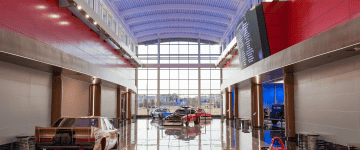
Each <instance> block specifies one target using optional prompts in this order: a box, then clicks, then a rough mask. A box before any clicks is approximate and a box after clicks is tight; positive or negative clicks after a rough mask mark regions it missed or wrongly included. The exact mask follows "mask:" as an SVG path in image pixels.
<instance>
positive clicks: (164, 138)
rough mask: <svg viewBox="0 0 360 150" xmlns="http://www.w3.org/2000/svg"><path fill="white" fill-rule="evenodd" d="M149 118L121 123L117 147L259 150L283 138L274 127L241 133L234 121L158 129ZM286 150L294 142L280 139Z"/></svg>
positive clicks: (136, 148)
mask: <svg viewBox="0 0 360 150" xmlns="http://www.w3.org/2000/svg"><path fill="white" fill-rule="evenodd" d="M161 124H162V122H161V121H158V120H152V119H137V121H135V122H125V123H124V125H122V126H121V127H120V132H121V138H120V147H119V148H118V149H123V150H130V149H131V150H133V149H134V150H198V149H199V150H200V149H203V150H204V149H205V150H221V149H226V150H232V149H235V150H255V149H256V150H261V149H265V147H268V146H269V145H270V143H271V140H272V138H273V137H284V132H283V130H281V128H278V127H271V128H270V127H269V128H265V129H249V130H242V129H236V128H235V122H233V121H222V120H221V119H213V120H212V121H207V122H206V123H205V122H202V123H200V125H194V124H190V125H189V127H186V126H162V125H161ZM283 142H284V144H285V146H286V147H287V149H288V150H292V149H294V150H295V149H297V148H295V143H294V142H288V141H285V139H283Z"/></svg>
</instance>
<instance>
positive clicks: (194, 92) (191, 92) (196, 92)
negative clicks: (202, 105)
mask: <svg viewBox="0 0 360 150" xmlns="http://www.w3.org/2000/svg"><path fill="white" fill-rule="evenodd" d="M198 91H199V90H189V94H199V93H198Z"/></svg>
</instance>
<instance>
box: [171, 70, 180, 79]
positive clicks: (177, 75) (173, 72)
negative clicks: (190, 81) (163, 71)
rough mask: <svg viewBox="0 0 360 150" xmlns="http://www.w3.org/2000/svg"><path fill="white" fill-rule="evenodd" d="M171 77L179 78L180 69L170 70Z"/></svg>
mask: <svg viewBox="0 0 360 150" xmlns="http://www.w3.org/2000/svg"><path fill="white" fill-rule="evenodd" d="M170 79H179V71H178V70H170Z"/></svg>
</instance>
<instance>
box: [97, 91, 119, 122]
mask: <svg viewBox="0 0 360 150" xmlns="http://www.w3.org/2000/svg"><path fill="white" fill-rule="evenodd" d="M116 105H117V98H116V89H113V88H109V87H105V86H102V87H101V116H104V117H109V118H116V109H117V107H116Z"/></svg>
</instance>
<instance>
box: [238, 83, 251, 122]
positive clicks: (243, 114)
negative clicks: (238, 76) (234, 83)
mask: <svg viewBox="0 0 360 150" xmlns="http://www.w3.org/2000/svg"><path fill="white" fill-rule="evenodd" d="M238 100H239V103H238V104H239V106H238V108H239V117H240V118H248V119H251V87H250V86H248V87H243V88H240V89H238Z"/></svg>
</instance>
